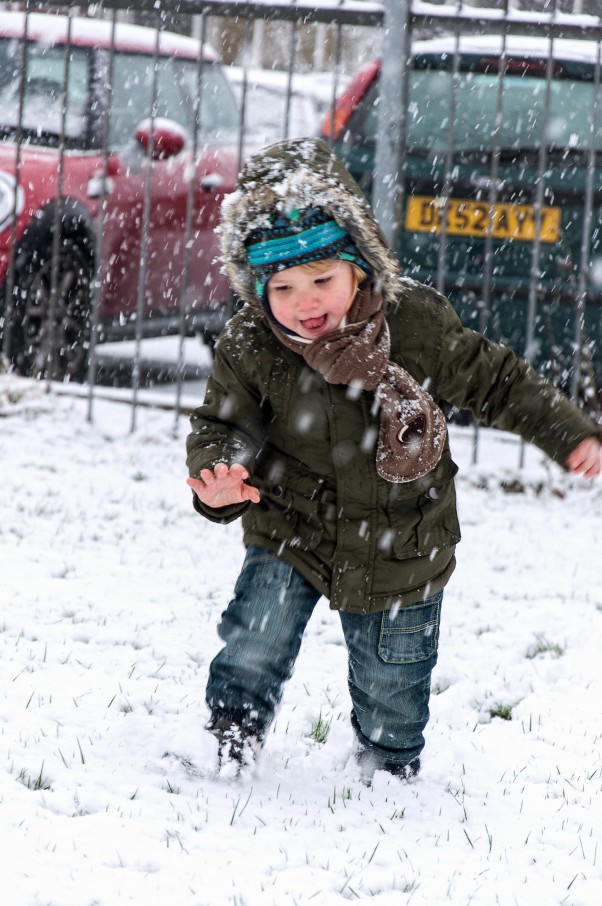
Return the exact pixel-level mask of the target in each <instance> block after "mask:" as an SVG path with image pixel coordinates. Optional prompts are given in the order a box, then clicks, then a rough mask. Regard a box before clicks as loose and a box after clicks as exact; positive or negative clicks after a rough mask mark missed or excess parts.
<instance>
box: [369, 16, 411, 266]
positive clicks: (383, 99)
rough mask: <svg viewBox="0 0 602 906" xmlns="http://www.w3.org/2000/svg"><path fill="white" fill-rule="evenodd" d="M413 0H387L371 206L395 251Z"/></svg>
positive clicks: (401, 199)
mask: <svg viewBox="0 0 602 906" xmlns="http://www.w3.org/2000/svg"><path fill="white" fill-rule="evenodd" d="M409 56H410V0H385V16H384V35H383V55H382V62H381V70H380V78H379V102H378V120H377V134H376V150H375V157H374V188H373V194H372V204H373V207H374V213H375V214H376V217H377V219H378V220H379V222H380V225H381V226H382V228H383V230H384V233H385V236H386V237H387V241H388V243H389V245H390V246H391V248H392V249H393V251H395V252H396V251H397V249H398V246H399V242H398V240H399V232H400V229H401V218H402V212H403V203H404V189H405V186H404V182H405V179H404V158H405V140H406V110H407V104H406V97H407V74H408V61H409Z"/></svg>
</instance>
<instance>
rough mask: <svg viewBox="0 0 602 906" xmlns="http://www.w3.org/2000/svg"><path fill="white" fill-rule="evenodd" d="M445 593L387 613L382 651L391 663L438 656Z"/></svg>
mask: <svg viewBox="0 0 602 906" xmlns="http://www.w3.org/2000/svg"><path fill="white" fill-rule="evenodd" d="M442 599H443V592H438V593H437V594H436V595H432V596H431V597H430V598H427V599H426V600H425V601H421V603H420V604H418V605H414V606H411V607H402V608H400V609H399V610H397V611H395V610H393V611H391V610H386V611H385V612H384V613H383V617H382V623H381V630H380V639H379V645H378V653H379V655H380V657H381V659H382V660H383V661H385V662H386V663H387V664H416V663H419V662H420V661H427V660H429V659H431V658H434V657H436V655H437V647H438V644H439V624H440V619H441V601H442Z"/></svg>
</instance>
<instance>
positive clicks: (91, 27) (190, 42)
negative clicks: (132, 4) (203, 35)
mask: <svg viewBox="0 0 602 906" xmlns="http://www.w3.org/2000/svg"><path fill="white" fill-rule="evenodd" d="M25 18H26V16H25V13H23V12H3V11H2V12H0V37H9V38H21V37H23V35H24V33H25ZM69 22H71V39H70V40H71V43H72V44H74V45H78V46H80V47H81V46H84V47H106V48H110V47H111V33H112V29H113V23H112V21H110V20H107V19H87V18H83V17H78V16H71V17H69V16H61V15H54V14H53V13H31V14H30V15H29V17H28V22H27V35H28V37H29V38H30V39H33V40H36V41H41V42H43V43H46V44H54V43H59V44H60V43H65V42H66V41H67V36H68V31H69ZM199 46H200V45H199V42H198V41H197V40H196V38H190V37H188V36H187V35H178V34H176V33H175V32H168V31H161V32H160V33H159V51H160V53H161V54H167V55H169V56H182V57H188V58H192V59H196V58H197V56H198V52H199ZM115 47H116V48H118V49H119V50H128V51H137V52H139V53H151V54H152V53H154V52H155V47H156V30H155V29H154V28H148V27H147V26H144V25H133V24H131V23H129V22H118V23H117V24H116V26H115ZM203 50H204V57H205V58H206V59H207V60H215V59H217V54H216V53H215V51H214V50H213V49H212V48H211V47H209V46H207V45H205V47H204V48H203Z"/></svg>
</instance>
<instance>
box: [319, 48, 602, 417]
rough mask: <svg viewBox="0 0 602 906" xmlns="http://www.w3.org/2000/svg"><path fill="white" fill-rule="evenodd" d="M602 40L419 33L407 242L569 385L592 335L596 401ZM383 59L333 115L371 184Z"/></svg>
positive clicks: (473, 311) (404, 246)
mask: <svg viewBox="0 0 602 906" xmlns="http://www.w3.org/2000/svg"><path fill="white" fill-rule="evenodd" d="M551 48H552V54H550V49H551ZM599 53H600V46H599V45H598V44H596V43H595V42H592V41H585V40H584V41H581V40H566V39H557V40H555V41H554V42H550V41H549V40H548V39H543V38H533V37H517V36H509V37H507V39H506V43H505V46H504V45H503V41H502V38H501V37H500V36H495V35H490V36H465V37H461V38H460V39H458V40H457V39H456V38H454V37H441V38H434V39H431V40H427V41H421V42H416V43H415V44H414V46H413V51H412V58H411V70H410V75H409V79H408V101H407V130H406V146H405V211H404V222H403V229H402V230H401V238H400V245H399V249H398V253H399V258H400V261H401V263H402V266H403V269H404V272H405V274H406V275H408V276H410V277H414V278H415V279H417V280H420V281H422V282H425V283H429V284H431V285H435V286H437V287H438V288H439V289H441V290H442V291H443V292H445V293H446V294H447V295H448V296H449V298H450V299H451V301H452V302H453V304H454V306H455V307H456V309H457V311H458V313H459V314H460V316H461V318H462V320H463V321H464V323H465V324H466V325H468V326H472V327H474V328H475V329H478V330H481V331H483V332H485V333H486V334H487V335H488V336H490V337H491V338H492V339H495V340H497V341H501V342H503V343H506V344H508V345H510V346H512V347H513V348H514V349H515V350H516V351H517V352H519V353H520V354H521V355H524V354H526V355H528V356H529V358H530V359H531V360H532V361H533V363H534V364H535V365H536V366H537V367H538V368H539V369H540V370H541V371H542V372H544V373H545V374H546V375H547V376H548V377H549V378H551V379H552V380H554V382H555V383H557V384H558V385H559V386H562V387H563V388H564V389H567V390H570V389H571V386H572V376H571V375H572V372H573V364H574V361H575V360H574V350H575V339H576V337H577V336H580V337H581V338H582V349H583V354H582V356H581V364H580V373H579V389H580V395H581V397H582V399H584V400H585V401H586V402H587V405H588V408H590V409H591V411H592V412H594V413H598V414H599V413H600V399H601V398H602V393H601V388H602V317H601V316H602V307H601V306H602V247H601V243H602V233H601V226H602V128H601V126H600V125H599V124H602V110H598V104H599V103H600V102H602V96H601V97H600V98H598V97H596V96H595V95H597V94H599V92H596V93H595V88H596V87H598V88H599V73H596V63H595V61H596V57H597V55H598V54H599ZM550 57H551V62H548V58H550ZM500 69H501V70H502V72H500ZM379 71H380V64H379V62H378V61H376V62H374V63H370V64H368V65H367V66H365V67H364V68H363V69H362V70H361V71H360V72H359V73H358V74H357V76H356V77H354V79H353V80H352V81H351V82H350V84H349V86H348V88H347V89H346V91H345V92H344V93H343V94H342V95H341V97H340V98H339V100H338V103H337V107H336V110H335V112H334V116H333V117H329V118H328V119H327V121H326V122H325V123H324V126H323V135H324V137H325V138H327V139H329V140H330V141H332V142H333V144H334V148H335V150H336V151H337V152H338V153H339V155H340V156H341V157H342V158H343V160H344V161H345V163H346V164H347V166H348V167H349V169H350V170H351V172H352V173H353V175H354V176H355V178H356V179H357V180H358V182H359V184H360V185H361V186H362V188H363V189H364V191H365V192H366V194H367V195H368V197H370V194H371V189H372V170H373V164H374V153H375V144H376V134H377V117H378V77H379ZM594 102H595V103H594ZM596 120H597V121H598V122H596ZM592 161H595V166H594V168H593V170H592V167H591V166H590V164H591V162H592ZM541 174H543V193H541V190H540V192H539V195H538V188H537V187H538V184H539V182H540V175H541ZM588 174H589V175H590V180H589V193H588ZM592 177H593V180H592ZM588 198H589V199H590V200H591V204H588ZM538 200H539V201H540V202H541V205H539V206H538V205H537V204H536V202H538ZM537 237H539V239H538V241H536V239H537ZM584 240H585V245H584ZM582 260H583V261H584V262H585V266H584V267H581V261H582ZM580 302H582V303H584V305H583V312H584V317H583V318H580V319H579V322H580V330H579V331H577V330H576V321H577V318H578V312H579V311H580V310H581V307H580V305H579V303H580ZM529 312H532V313H533V312H534V314H535V318H534V320H532V322H531V324H532V326H531V327H528V321H529ZM528 346H529V348H527V347H528Z"/></svg>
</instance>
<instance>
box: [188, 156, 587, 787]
mask: <svg viewBox="0 0 602 906" xmlns="http://www.w3.org/2000/svg"><path fill="white" fill-rule="evenodd" d="M220 231H221V248H222V256H223V262H224V264H225V267H226V271H227V273H228V275H229V278H230V281H231V285H232V288H233V290H234V292H235V293H236V294H237V295H238V296H239V297H240V299H241V300H243V302H245V303H246V304H245V306H244V307H243V308H242V310H241V311H239V312H238V313H237V314H236V315H235V316H234V317H233V318H232V319H231V321H230V322H229V323H228V325H227V327H226V328H225V329H224V331H223V332H222V334H221V337H220V338H219V340H218V343H217V347H216V352H215V364H214V368H213V373H212V375H211V377H210V378H209V381H208V384H207V393H206V397H205V401H204V403H203V405H202V406H200V407H199V408H198V409H196V410H195V412H194V413H193V416H192V433H191V434H190V435H189V437H188V441H187V449H188V466H189V470H190V475H191V478H190V479H189V480H188V484H189V485H190V486H191V488H192V489H193V491H194V505H195V507H196V509H197V510H198V511H199V512H200V513H202V514H203V515H204V516H206V517H207V518H208V519H210V520H212V521H214V522H218V523H227V522H230V521H231V520H233V519H236V518H238V517H239V516H241V517H242V525H243V530H244V544H245V546H246V557H245V560H244V563H243V566H242V570H241V572H240V575H239V577H238V581H237V583H236V586H235V591H234V598H233V600H232V601H231V602H230V604H229V606H228V608H227V610H226V611H225V613H224V614H223V615H222V621H221V624H220V627H219V634H220V637H221V639H222V640H223V642H224V643H225V645H224V647H223V649H222V650H221V651H220V652H219V653H218V654H217V656H216V657H215V659H214V660H213V662H212V664H211V667H210V672H209V681H208V686H207V703H208V706H209V709H210V712H211V719H210V722H209V724H208V729H209V730H210V731H211V732H213V733H214V734H215V735H216V736H217V738H218V741H219V756H220V763H221V764H222V765H223V764H225V763H228V762H230V764H233V763H234V764H241V765H242V764H245V763H247V762H248V761H250V760H251V759H252V756H253V754H254V753H256V752H257V750H258V749H259V748H260V747H261V745H262V744H263V742H264V739H265V736H266V733H267V730H268V728H269V726H270V723H271V721H272V719H273V717H274V713H275V710H276V708H277V706H278V703H279V701H280V698H281V694H282V689H283V685H284V683H285V681H286V680H287V679H288V678H289V677H290V676H291V673H292V670H293V665H294V663H295V658H296V657H297V654H298V652H299V648H300V644H301V638H302V635H303V632H304V629H305V626H306V624H307V621H308V620H309V617H310V616H311V613H312V611H313V609H314V607H315V605H316V603H317V601H318V599H319V598H320V597H321V596H322V595H324V596H325V597H327V598H328V599H329V601H330V607H331V608H333V609H335V610H337V611H338V612H339V615H340V619H341V624H342V628H343V633H344V637H345V641H346V644H347V648H348V655H349V671H348V684H349V692H350V694H351V701H352V706H353V710H352V712H351V723H352V726H353V730H354V732H355V736H356V738H357V751H356V753H355V754H356V758H357V761H358V763H359V765H360V769H361V776H362V777H363V779H364V780H365V781H366V782H369V781H370V778H371V776H372V774H373V772H374V771H375V770H376V769H382V770H385V771H389V772H390V773H392V774H395V775H398V776H400V777H403V778H408V777H411V776H412V775H414V774H416V772H417V771H418V769H419V766H420V761H419V756H420V753H421V751H422V749H423V746H424V737H423V731H424V728H425V726H426V724H427V721H428V718H429V693H430V680H431V672H432V670H433V667H434V666H435V662H436V659H437V645H438V637H439V621H440V615H441V601H442V596H443V589H444V587H445V585H446V584H447V582H448V580H449V578H450V576H451V574H452V572H453V569H454V565H455V561H454V547H455V545H456V543H457V542H458V541H459V539H460V531H459V526H458V518H457V514H456V504H455V491H454V475H455V473H456V471H457V467H456V466H455V464H454V463H453V461H452V458H451V455H450V450H449V444H448V439H447V432H446V422H445V418H444V416H443V413H442V409H441V403H442V402H444V401H445V402H447V403H450V404H453V405H455V406H458V407H461V408H465V409H470V410H471V411H472V412H473V413H474V415H475V416H476V417H477V418H478V419H479V420H480V421H481V422H482V423H484V424H485V425H496V426H497V427H499V428H502V429H504V430H506V431H514V432H516V433H517V434H520V435H521V436H522V437H523V438H524V439H525V440H526V441H528V442H530V443H534V444H537V446H539V447H540V448H541V449H542V450H544V451H545V452H546V453H547V454H548V456H550V457H551V458H552V459H554V460H555V461H556V462H558V463H561V464H563V465H564V466H566V468H567V469H569V470H571V471H572V472H579V473H583V474H584V475H585V476H594V475H597V474H598V473H599V471H600V438H601V437H602V432H601V430H600V429H599V428H598V427H597V426H596V425H595V424H594V423H593V422H592V421H590V420H589V419H588V418H587V417H586V416H585V415H583V414H582V413H581V412H580V411H579V410H577V409H576V408H575V407H574V406H573V405H572V404H571V403H570V402H569V400H568V399H566V398H565V397H564V396H563V395H562V394H561V393H559V392H558V391H556V390H555V389H554V388H553V387H552V386H551V385H550V384H548V383H546V382H545V381H544V380H543V379H542V378H541V377H539V376H538V375H537V374H536V373H535V372H534V371H533V370H532V369H531V368H530V367H529V366H528V365H527V364H526V363H525V362H524V361H521V360H519V359H518V358H517V357H516V356H515V355H514V354H513V353H512V352H511V351H510V349H507V348H505V347H503V346H498V345H495V344H494V343H491V342H490V341H489V340H487V339H485V338H484V337H483V336H481V335H479V334H477V333H475V332H473V331H472V330H467V329H465V328H464V327H463V326H462V324H461V323H460V321H459V319H458V317H457V315H456V314H455V312H454V310H453V308H452V306H451V305H450V304H449V302H448V301H447V300H446V299H445V298H443V297H442V296H441V295H439V294H438V293H436V292H435V291H434V290H432V289H430V288H428V287H426V286H423V285H420V284H418V283H416V282H414V281H412V280H409V279H404V278H403V277H401V276H400V273H399V266H398V264H397V261H396V259H395V257H394V256H393V254H392V252H391V251H390V250H389V248H388V247H387V245H386V242H385V239H384V237H383V234H382V232H381V230H380V228H379V226H378V225H377V223H376V221H375V219H374V216H373V214H372V212H371V210H370V208H369V206H368V204H367V202H366V201H365V199H364V197H363V195H362V193H361V191H360V189H359V188H358V186H357V185H356V183H355V182H354V181H353V179H352V178H351V176H350V175H349V173H348V172H347V170H346V169H345V167H344V166H343V165H342V163H341V162H340V161H339V160H338V158H337V157H336V156H335V155H334V154H333V153H332V152H331V151H330V150H329V149H328V147H327V146H326V145H325V144H324V143H322V142H321V141H319V140H309V139H303V140H298V141H287V142H282V143H280V144H277V145H274V146H272V147H270V148H268V149H267V150H265V151H264V152H263V153H262V154H259V155H257V156H256V157H254V158H252V159H251V160H250V161H249V162H248V163H247V164H246V166H245V167H244V169H243V171H242V173H241V175H240V178H239V182H238V189H237V191H236V192H235V193H234V194H233V195H232V196H229V197H228V198H227V199H226V201H225V203H224V206H223V211H222V224H221V228H220Z"/></svg>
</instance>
